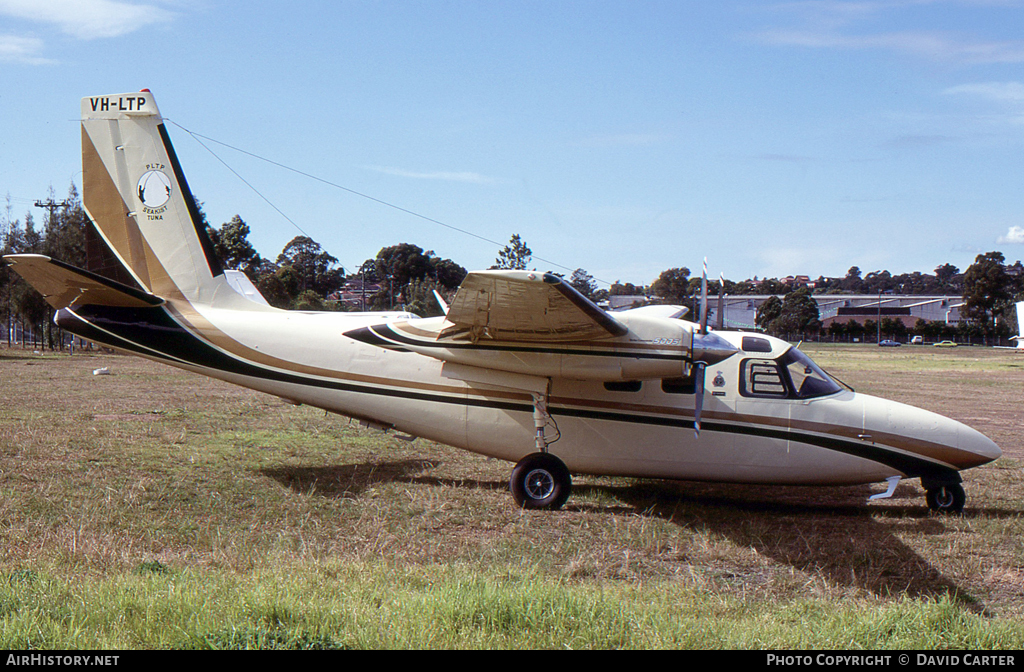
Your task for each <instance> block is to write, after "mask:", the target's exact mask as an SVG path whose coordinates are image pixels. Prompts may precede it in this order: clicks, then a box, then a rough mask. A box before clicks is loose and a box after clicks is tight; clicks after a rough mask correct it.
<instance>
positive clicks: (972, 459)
mask: <svg viewBox="0 0 1024 672" xmlns="http://www.w3.org/2000/svg"><path fill="white" fill-rule="evenodd" d="M196 310H197V311H198V312H197V313H193V314H191V315H181V314H178V315H177V316H176V319H177V320H178V321H179V323H182V324H183V325H184V326H186V328H187V329H188V330H189V331H191V332H192V333H195V334H198V335H199V336H201V338H202V339H204V340H206V341H207V342H208V343H209V344H210V345H211V346H212V347H213V348H215V349H217V350H220V351H221V352H222V353H224V354H226V355H228V356H230V357H232V358H234V359H236V360H238V361H246V362H248V363H250V364H249V365H247V367H248V368H245V367H243V368H241V369H239V370H229V369H226V368H224V367H215V368H213V367H204V366H196V365H194V364H188V363H185V362H178V363H176V364H177V365H179V366H182V367H183V368H187V369H191V370H194V371H197V372H199V373H203V374H205V375H209V376H213V377H217V378H221V379H223V380H226V381H229V382H232V383H237V384H239V385H243V386H246V387H249V388H253V389H257V390H260V391H263V392H267V393H270V394H274V395H277V396H280V397H283V398H285V399H288V400H290V401H294V402H297V403H302V404H308V405H312V406H316V407H319V408H324V409H326V410H329V411H332V412H336V413H340V414H343V415H346V416H350V417H354V418H358V419H362V420H366V421H369V422H371V423H374V424H377V425H381V426H385V427H393V428H394V429H396V430H398V431H401V432H404V433H408V434H412V435H415V436H419V437H423V438H426V439H430V440H434V441H438V442H441V443H445V444H449V445H452V446H456V447H459V448H464V449H467V450H470V451H473V452H477V453H481V454H484V455H489V456H492V457H496V458H500V459H503V460H509V461H517V460H519V459H520V458H522V457H523V456H525V455H527V454H528V453H530V452H532V451H533V450H534V446H535V444H534V440H535V428H534V417H533V406H532V400H531V394H530V393H529V392H528V391H524V390H521V389H516V388H515V385H514V383H508V384H506V383H504V382H502V381H501V380H500V379H495V380H497V382H498V383H499V384H488V383H480V382H469V381H467V380H465V379H459V378H458V377H455V378H453V377H449V376H448V375H446V371H445V368H444V367H445V364H444V363H443V362H442V361H439V360H438V359H435V358H432V357H428V356H424V355H421V354H417V353H414V352H400V351H395V350H389V349H385V348H381V347H375V346H373V345H368V344H365V343H361V342H358V341H356V340H353V339H351V338H348V337H346V336H344V335H343V334H344V333H345V332H347V331H350V330H352V329H354V328H357V327H359V326H365V325H371V324H379V323H380V317H375V316H360V315H358V314H346V313H302V312H284V311H267V312H250V311H242V310H234V309H217V308H210V307H202V306H197V307H196ZM716 333H717V334H718V335H719V336H721V337H723V338H725V339H726V340H728V341H729V342H731V343H733V344H734V345H736V346H737V347H739V346H740V345H741V343H742V338H743V336H745V335H748V334H742V333H738V332H716ZM760 338H761V339H762V340H763V341H766V342H768V343H770V345H771V351H770V352H764V351H761V352H755V353H746V352H742V351H741V352H739V353H737V354H735V355H733V356H731V357H729V358H727V359H725V360H723V361H721V362H718V363H717V364H714V365H711V366H709V367H708V369H707V372H706V376H705V379H706V389H707V393H706V394H705V396H704V406H703V420H702V425H703V427H702V431H701V433H700V435H699V437H697V436H695V434H694V431H693V416H694V399H695V396H694V394H693V393H692V391H690V392H689V393H687V391H685V390H684V391H672V390H671V388H670V389H669V391H666V389H664V388H663V386H662V381H661V380H660V379H650V380H644V381H642V382H641V383H640V384H639V389H635V387H634V388H630V389H629V390H623V391H613V390H615V389H621V388H614V386H613V389H608V387H607V386H606V385H605V383H602V382H600V381H588V380H575V379H569V378H552V379H551V380H550V388H549V390H550V396H549V410H550V412H551V416H552V418H553V420H554V422H555V423H556V424H557V441H553V439H555V438H556V434H555V432H556V430H555V428H550V429H549V430H548V432H547V436H548V440H550V441H551V443H550V446H549V450H550V452H552V453H554V454H555V455H557V456H558V457H559V458H561V459H562V460H563V461H564V462H565V464H566V465H567V466H568V467H569V469H570V470H572V471H574V472H578V473H590V474H608V475H627V476H637V477H656V478H672V479H687V480H710V481H725V482H742V483H785V484H852V483H868V482H876V481H881V480H884V479H886V478H888V477H891V476H896V475H907V471H908V470H907V469H906V468H904V467H903V466H902V465H903V464H904V462H905V461H907V460H909V463H919V462H924V463H927V464H934V465H935V466H937V467H939V468H943V469H952V470H959V469H963V468H968V467H971V466H976V465H978V464H982V463H985V462H988V461H990V460H992V459H995V458H996V457H998V455H999V449H998V448H997V447H996V446H995V444H994V443H993V442H992V441H990V440H989V439H988V438H986V437H985V436H983V435H982V434H980V433H979V432H977V431H975V430H973V429H971V428H969V427H967V426H966V425H963V424H961V423H959V422H956V421H954V420H951V419H949V418H946V417H943V416H940V415H937V414H935V413H931V412H928V411H924V410H921V409H918V408H914V407H912V406H908V405H905V404H900V403H898V402H894V401H888V400H885V399H880V398H877V397H872V396H869V395H865V394H858V393H854V392H852V391H848V390H845V389H844V390H841V391H838V392H835V393H833V394H828V395H826V396H820V397H814V398H809V399H794V398H759V397H753V396H749V395H744V394H742V393H741V389H740V378H741V374H742V370H741V368H742V366H744V364H743V363H744V362H745V361H747V360H750V359H751V358H755V359H771V358H774V357H778V356H779V355H781V354H782V353H784V352H785V351H786V350H788V349H789V347H790V346H789V344H787V343H785V342H784V341H779V340H778V339H768V338H766V337H760ZM163 361H167V360H166V359H163ZM171 363H172V364H175V362H171ZM747 366H748V368H749V364H747ZM879 455H883V456H884V458H885V459H878V456H879Z"/></svg>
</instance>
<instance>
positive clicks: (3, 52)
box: [0, 35, 53, 65]
mask: <svg viewBox="0 0 1024 672" xmlns="http://www.w3.org/2000/svg"><path fill="white" fill-rule="evenodd" d="M42 49H43V41H42V40H40V39H37V38H34V37H19V36H17V35H0V63H25V64H28V65H49V64H51V63H53V61H52V60H50V59H48V58H43V57H41V56H39V55H38V54H39V53H40V52H41V51H42Z"/></svg>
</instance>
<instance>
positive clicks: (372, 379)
mask: <svg viewBox="0 0 1024 672" xmlns="http://www.w3.org/2000/svg"><path fill="white" fill-rule="evenodd" d="M167 307H168V309H169V310H170V311H171V313H172V315H173V316H174V317H175V318H176V319H178V320H179V321H180V322H182V323H183V324H184V325H185V326H186V327H187V328H189V329H190V330H191V331H193V333H197V334H199V335H201V336H202V337H203V338H204V339H206V340H207V341H209V342H210V343H212V344H213V345H215V346H216V347H218V348H220V349H221V350H223V351H225V352H227V353H229V354H231V355H233V356H235V357H239V358H241V359H245V360H248V361H251V362H254V363H257V364H260V365H262V366H266V367H270V368H275V369H281V370H284V371H289V372H292V373H298V374H303V375H309V376H317V377H321V378H328V379H335V380H347V381H352V382H360V383H366V384H370V385H382V386H386V387H393V388H400V389H410V390H417V391H426V392H437V393H442V394H447V395H453V396H463V395H467V394H468V395H471V396H473V397H478V398H482V399H489V400H496V401H511V402H517V403H524V404H532V397H531V395H530V394H528V393H519V392H514V391H504V390H486V391H485V390H481V389H479V388H469V389H467V388H465V387H459V386H455V385H446V384H443V383H441V384H435V383H422V382H418V381H401V380H395V379H393V378H384V377H380V376H369V375H365V374H356V373H349V372H345V371H336V370H333V369H324V368H320V367H316V366H309V365H305V364H298V363H296V362H292V361H289V360H285V359H281V358H278V357H274V356H271V355H267V354H266V353H263V352H260V351H258V350H255V349H253V348H250V347H249V346H246V345H244V344H242V343H240V342H239V341H237V340H236V339H234V338H233V337H231V336H229V335H227V334H226V333H224V332H223V331H221V330H220V329H219V328H217V327H216V326H215V325H213V323H211V322H210V321H209V320H207V319H206V318H205V317H204V316H203V315H202V314H200V313H199V312H198V311H196V310H195V308H193V307H192V306H191V304H189V303H188V302H187V301H172V302H168V304H167ZM549 404H550V405H551V406H552V410H553V411H555V412H556V413H557V409H556V408H554V407H556V406H571V407H576V408H583V409H591V410H603V411H612V412H619V413H629V414H635V415H636V416H637V417H638V418H640V417H641V416H644V415H647V416H652V417H655V416H669V417H675V418H680V419H683V420H690V419H692V418H693V409H691V408H680V407H674V406H662V405H657V406H654V405H644V404H630V403H623V402H621V401H613V400H603V399H584V398H580V397H570V396H553V397H551V398H550V400H549ZM702 417H703V418H704V420H705V421H706V422H712V421H717V422H722V423H741V424H747V425H751V426H760V427H767V428H772V429H783V430H786V429H789V430H796V431H801V432H808V433H817V434H824V435H830V436H835V437H837V438H841V439H844V440H847V441H850V442H852V443H858V444H861V443H867V442H865V441H864V440H863V439H861V438H859V436H858V435H859V434H862V433H863V430H862V429H861V428H858V427H846V426H840V425H832V424H828V423H821V422H807V421H801V420H788V419H786V418H778V417H772V416H762V415H750V414H741V413H733V412H727V413H726V412H721V411H704V413H703V414H702ZM873 436H874V437H875V440H874V441H872V442H870V443H872V444H874V445H880V446H884V447H891V448H895V449H897V450H900V451H903V452H906V453H909V454H912V455H917V456H920V457H923V458H927V459H930V460H937V461H941V462H944V463H946V464H949V465H951V466H954V467H956V468H958V469H965V468H968V467H971V466H977V464H979V463H981V462H979V460H978V458H977V456H975V455H974V454H973V453H970V452H968V451H963V450H959V449H957V448H955V447H953V446H947V445H944V444H940V443H935V442H932V441H925V440H922V439H917V438H914V437H909V436H903V435H898V434H892V433H882V432H873ZM794 440H797V441H799V439H798V438H795V439H794ZM982 462H983V461H982Z"/></svg>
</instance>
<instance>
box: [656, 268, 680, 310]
mask: <svg viewBox="0 0 1024 672" xmlns="http://www.w3.org/2000/svg"><path fill="white" fill-rule="evenodd" d="M651 292H652V293H653V294H655V295H656V296H660V297H661V298H662V299H664V300H665V301H667V302H668V303H671V304H674V305H682V304H683V303H684V302H686V300H687V299H688V298H689V295H690V269H688V268H686V267H685V266H681V267H679V268H670V269H668V270H665V271H662V272H661V275H659V276H658V279H657V280H655V281H654V282H653V283H651Z"/></svg>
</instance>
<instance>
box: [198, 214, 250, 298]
mask: <svg viewBox="0 0 1024 672" xmlns="http://www.w3.org/2000/svg"><path fill="white" fill-rule="evenodd" d="M249 232H250V231H249V225H248V224H246V223H245V221H244V220H243V219H242V218H241V217H240V216H238V215H235V216H234V217H232V218H231V221H229V222H225V223H224V224H222V225H221V227H220V229H219V230H218V229H214V228H213V227H209V226H208V227H207V233H208V234H209V236H210V240H211V241H212V242H213V249H214V251H215V252H216V253H217V256H218V257H219V258H220V262H221V264H222V265H223V266H224V268H227V269H233V270H239V271H243V272H244V273H245V274H246V275H248V276H249V279H250V280H252V281H253V282H255V281H256V278H257V272H258V270H259V268H260V266H261V265H262V263H263V258H262V257H260V255H259V253H258V252H257V251H256V248H255V247H253V245H252V243H250V242H249Z"/></svg>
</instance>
